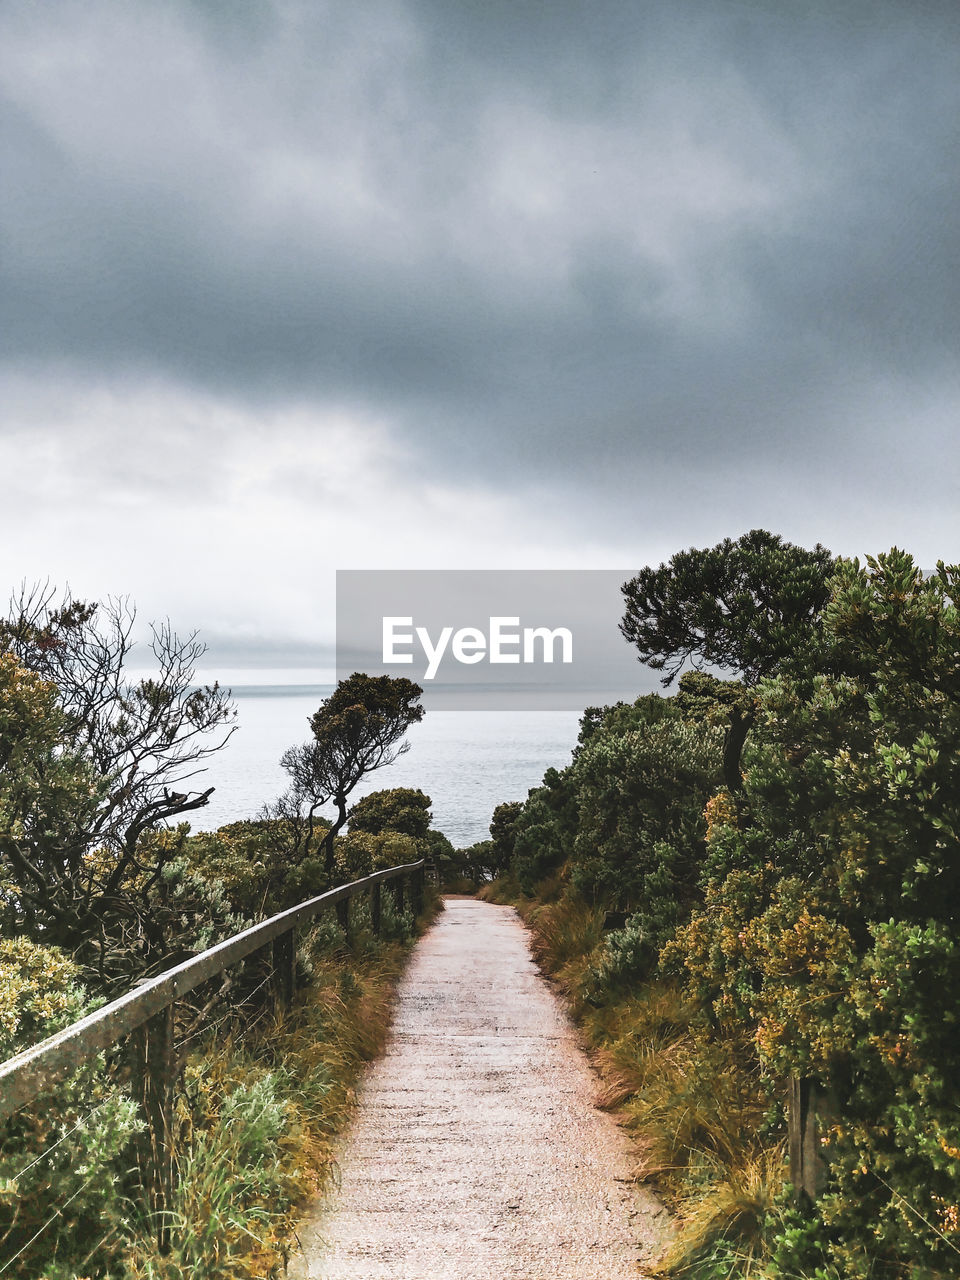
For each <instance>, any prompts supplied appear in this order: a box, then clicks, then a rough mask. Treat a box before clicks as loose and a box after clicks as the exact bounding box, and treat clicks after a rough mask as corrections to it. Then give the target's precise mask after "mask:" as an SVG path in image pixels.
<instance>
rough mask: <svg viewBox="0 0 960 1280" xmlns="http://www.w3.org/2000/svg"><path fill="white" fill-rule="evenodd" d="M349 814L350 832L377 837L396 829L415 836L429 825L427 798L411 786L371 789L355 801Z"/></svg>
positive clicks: (423, 834)
mask: <svg viewBox="0 0 960 1280" xmlns="http://www.w3.org/2000/svg"><path fill="white" fill-rule="evenodd" d="M349 817H350V831H351V832H358V831H365V832H369V834H370V835H374V836H379V835H382V834H383V833H384V832H385V831H398V832H400V833H402V834H403V835H407V836H412V837H413V838H414V839H418V838H419V837H421V836H425V835H426V834H427V831H428V829H429V827H430V818H431V814H430V797H429V796H427V795H424V793H423V792H422V791H416V790H414V789H413V788H412V787H394V788H393V789H392V790H390V791H371V792H370V793H369V795H365V796H362V797H361V799H359V800H358V801H357V803H356V804H355V805H354V806H353V808H352V809H351V810H350V814H349Z"/></svg>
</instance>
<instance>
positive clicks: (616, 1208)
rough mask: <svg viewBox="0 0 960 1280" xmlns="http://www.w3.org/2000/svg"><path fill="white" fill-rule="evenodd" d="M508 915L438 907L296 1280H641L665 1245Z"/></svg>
mask: <svg viewBox="0 0 960 1280" xmlns="http://www.w3.org/2000/svg"><path fill="white" fill-rule="evenodd" d="M595 1090H596V1080H595V1077H594V1076H593V1074H592V1072H591V1070H590V1067H589V1066H588V1064H587V1062H586V1060H585V1058H584V1055H583V1053H582V1051H581V1049H580V1048H579V1046H578V1044H577V1039H576V1034H575V1032H574V1030H573V1028H572V1026H571V1024H570V1022H569V1020H568V1018H567V1016H566V1014H565V1013H564V1011H563V1009H562V1007H561V1005H560V1004H559V1002H558V1000H557V998H556V996H555V995H554V993H553V991H552V990H551V988H550V987H549V985H548V984H547V982H546V981H545V980H544V978H543V977H542V976H541V974H540V973H539V971H538V969H537V967H536V965H535V964H534V962H533V960H532V958H531V955H530V951H529V947H528V942H527V932H526V930H525V929H524V927H523V925H522V923H521V922H520V919H519V917H518V916H517V914H516V912H515V911H514V910H513V908H512V907H498V906H493V905H492V904H490V903H486V902H478V901H475V900H473V899H459V898H448V899H447V900H446V910H445V911H444V912H443V913H442V914H441V915H440V916H439V917H438V919H437V922H436V924H434V925H433V926H432V927H431V928H430V930H429V931H428V932H427V933H426V934H425V935H424V937H423V938H422V939H421V941H420V942H419V944H418V946H417V948H416V951H415V952H414V955H413V958H412V960H411V963H410V966H409V968H408V970H407V973H406V975H405V977H404V979H403V982H402V984H401V987H400V991H399V994H398V1003H397V1008H396V1015H395V1020H394V1025H393V1031H392V1034H391V1037H390V1041H389V1043H388V1045H387V1049H386V1053H385V1055H384V1056H383V1057H382V1058H381V1059H380V1060H379V1061H378V1062H376V1063H375V1064H374V1065H373V1066H372V1067H371V1068H370V1071H369V1073H368V1074H367V1077H366V1079H365V1082H364V1085H363V1090H362V1094H361V1100H360V1107H359V1110H358V1114H357V1116H356V1119H355V1121H354V1124H353V1125H352V1127H351V1129H350V1130H349V1132H348V1133H347V1134H346V1135H345V1139H344V1143H343V1146H342V1148H341V1152H340V1155H339V1164H340V1169H341V1184H340V1190H339V1192H338V1193H337V1194H336V1195H334V1196H332V1197H330V1198H328V1199H327V1200H326V1201H325V1202H324V1203H323V1205H319V1206H318V1207H317V1209H316V1210H315V1211H314V1213H313V1214H311V1216H310V1217H309V1218H308V1219H307V1220H306V1221H305V1222H304V1223H302V1224H301V1227H300V1228H299V1231H298V1235H299V1239H300V1243H301V1249H302V1252H298V1253H297V1255H296V1256H294V1257H293V1258H291V1260H290V1267H289V1272H288V1275H289V1276H290V1277H292V1278H293V1280H628V1278H630V1280H636V1278H637V1277H639V1276H643V1275H644V1274H645V1269H644V1263H646V1262H649V1261H651V1260H652V1259H653V1258H655V1257H656V1256H657V1254H658V1252H659V1251H660V1250H661V1248H662V1247H663V1244H664V1242H665V1240H666V1238H667V1235H668V1232H669V1219H668V1215H667V1213H666V1211H665V1209H664V1208H663V1207H662V1205H661V1204H660V1203H659V1201H658V1200H657V1199H656V1197H655V1196H654V1195H653V1193H652V1192H651V1191H649V1190H648V1189H646V1188H644V1187H643V1186H642V1185H637V1183H636V1182H635V1181H634V1169H635V1165H636V1156H635V1153H634V1151H633V1149H632V1146H631V1143H630V1139H629V1138H628V1136H627V1134H626V1133H625V1132H624V1131H623V1130H622V1129H620V1128H619V1127H618V1126H617V1124H616V1122H615V1121H614V1119H613V1118H612V1117H611V1116H610V1115H607V1114H606V1113H604V1112H601V1111H598V1110H597V1109H596V1107H595V1106H594V1103H593V1098H594V1094H595Z"/></svg>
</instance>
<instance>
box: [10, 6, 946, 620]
mask: <svg viewBox="0 0 960 1280" xmlns="http://www.w3.org/2000/svg"><path fill="white" fill-rule="evenodd" d="M0 50H2V52H0V88H2V95H3V97H2V102H3V161H2V164H3V175H4V176H3V183H2V189H0V236H2V280H0V323H2V328H3V357H2V361H3V362H2V367H0V377H2V378H3V379H4V384H5V387H6V393H7V394H6V403H7V405H8V409H7V412H6V413H5V415H4V417H5V426H4V428H3V431H4V441H5V443H6V446H7V447H8V448H9V447H10V443H11V442H15V443H16V444H17V449H18V453H17V456H18V457H19V458H20V459H21V460H22V459H23V458H27V459H28V463H23V462H22V461H21V462H20V464H19V465H20V468H21V469H20V472H18V476H19V485H20V492H21V494H29V498H28V499H27V498H25V499H24V500H23V502H24V504H25V507H27V508H29V509H30V510H31V511H36V510H37V507H38V504H39V505H40V506H41V507H43V506H44V504H47V503H50V502H52V501H53V497H52V495H54V494H57V495H59V498H58V501H59V503H60V507H58V513H59V514H58V517H57V518H60V515H61V514H62V510H63V504H66V505H67V507H69V506H70V504H71V503H82V502H83V501H84V500H86V501H88V502H89V498H90V494H91V492H92V491H96V492H97V493H98V494H99V495H100V498H101V500H102V501H103V502H104V503H105V504H106V505H107V506H108V507H111V508H112V509H113V510H114V511H115V510H116V508H117V503H120V504H121V505H122V504H123V503H124V502H126V501H128V500H130V498H131V495H133V497H134V498H135V499H136V501H137V502H139V503H141V504H142V503H150V502H163V503H166V504H169V506H168V509H178V508H179V509H181V510H182V511H183V510H186V508H189V511H190V512H192V515H189V516H188V515H184V523H183V527H182V530H181V534H180V535H179V536H182V538H183V552H184V554H186V548H187V546H188V544H192V545H196V543H197V541H198V537H199V534H198V529H199V525H198V521H199V520H200V515H199V511H200V509H201V505H206V507H207V508H208V515H209V514H210V513H211V511H212V512H213V514H214V515H215V514H216V506H217V503H218V502H219V503H221V504H222V507H223V521H224V523H223V524H222V525H221V527H222V528H226V527H228V526H229V525H230V521H231V520H234V521H236V520H238V519H239V518H240V516H239V514H238V513H239V512H240V511H241V508H242V507H243V505H244V503H246V504H247V519H248V522H249V521H250V520H251V519H252V520H254V521H255V522H256V520H258V519H259V520H260V526H261V528H262V529H263V530H265V531H266V530H268V529H270V528H274V527H275V526H274V525H273V524H270V523H268V522H267V520H266V511H267V508H268V507H269V506H270V504H271V503H278V504H280V505H281V506H283V505H284V504H286V503H290V502H292V503H294V504H297V503H301V504H303V503H306V506H307V507H309V505H310V504H309V502H307V499H308V498H309V499H310V500H311V501H312V502H314V503H317V502H320V503H322V502H323V501H324V498H326V501H327V512H328V514H330V516H331V521H330V523H329V525H325V526H324V545H323V549H322V555H323V557H325V559H324V563H325V564H327V563H328V562H336V563H340V564H341V566H342V562H343V560H344V559H348V560H349V559H352V561H353V564H352V565H348V566H346V567H357V561H358V560H359V561H365V562H369V561H371V560H373V559H377V558H378V550H377V549H378V547H379V546H383V545H384V544H385V543H387V542H389V543H390V544H391V546H392V547H396V545H397V543H396V534H395V530H396V528H397V525H398V524H400V525H401V526H402V527H403V528H404V529H405V530H406V533H405V534H404V535H403V536H402V537H401V539H400V544H399V545H400V547H401V550H400V551H399V553H398V554H400V555H401V556H406V557H407V561H408V562H409V558H410V557H411V556H418V555H419V556H420V559H419V561H418V564H419V565H424V564H425V563H429V562H430V560H431V551H430V547H431V538H432V537H435V536H436V531H437V528H438V527H439V526H438V521H441V520H442V519H444V518H445V517H444V513H445V512H449V511H450V510H460V511H461V512H464V513H466V517H467V518H469V519H470V520H471V521H472V522H473V524H474V531H475V525H476V522H484V523H485V525H486V527H487V529H488V530H494V529H495V530H496V533H493V532H490V533H489V535H488V555H489V558H490V559H492V560H494V561H495V560H497V559H498V558H499V559H500V560H501V561H502V560H503V558H504V556H506V555H507V554H508V551H507V549H508V548H510V554H511V555H513V556H516V554H517V552H518V549H519V551H520V552H521V553H522V554H524V555H526V556H527V558H528V562H530V563H533V562H548V561H550V560H551V557H552V562H553V563H556V564H558V565H573V564H575V563H576V564H582V563H583V558H584V557H585V556H589V555H593V556H594V557H595V558H596V559H597V560H598V562H600V561H603V562H606V563H610V564H621V563H640V562H642V561H643V560H644V559H645V558H647V556H653V555H654V554H661V555H662V554H669V552H670V550H671V549H673V548H675V547H676V546H679V545H689V544H690V543H692V542H697V541H700V540H705V539H707V538H709V539H710V540H715V539H716V538H717V537H720V536H723V535H724V534H730V535H736V534H738V533H740V532H742V531H743V530H744V529H746V528H748V527H750V526H751V525H754V524H767V525H768V526H770V527H774V528H777V529H779V530H781V531H783V532H786V533H787V534H788V535H791V536H794V537H797V538H800V537H803V538H806V539H807V540H808V541H813V540H815V539H816V538H817V537H819V538H820V539H821V540H823V541H832V542H833V543H834V545H835V546H836V549H837V550H843V551H860V550H864V549H865V550H879V549H882V547H883V545H889V544H890V542H892V541H894V540H899V541H901V542H904V541H905V542H907V543H908V545H910V547H911V549H915V550H916V551H917V553H918V554H919V555H921V556H925V557H927V558H929V557H931V556H936V555H944V556H946V557H947V558H948V559H949V558H950V557H951V555H953V556H954V557H956V555H957V552H958V548H957V545H956V544H957V536H958V533H960V522H958V520H957V512H956V502H955V497H954V495H955V492H956V482H957V478H958V476H957V471H958V468H957V448H956V444H955V435H956V424H957V409H958V406H960V379H958V376H957V374H958V370H957V352H958V349H960V345H958V339H960V332H958V329H960V315H958V309H960V289H958V286H957V278H956V276H957V269H958V267H957V264H958V263H960V243H958V241H960V222H958V219H957V216H956V210H957V208H958V207H960V191H958V187H960V165H958V164H957V120H958V119H960V101H958V99H960V74H958V72H960V57H958V54H960V11H958V9H957V7H956V5H955V4H946V3H945V4H934V3H923V2H919V3H917V2H913V3H906V2H904V3H890V2H887V3H884V2H883V0H880V2H878V0H870V2H869V3H866V2H861V0H849V2H847V3H844V4H839V5H838V4H818V3H812V4H805V5H802V6H795V5H784V4H781V3H775V2H774V0H768V2H760V0H756V2H747V0H743V2H737V0H731V2H730V3H725V4H716V3H706V2H705V3H696V2H693V3H684V4H682V5H676V4H667V3H653V4H638V3H635V2H634V3H625V2H621V0H593V2H592V3H590V4H589V5H588V4H586V3H562V2H559V0H558V2H552V3H549V4H546V3H534V2H533V0H528V2H527V3H523V2H518V0H512V2H507V0H486V2H484V3H469V2H465V3H458V4H450V3H446V2H441V0H410V2H409V3H406V4H403V3H388V2H387V0H371V2H370V3H365V4H362V5H356V4H348V3H345V2H344V0H340V2H329V3H323V2H314V3H309V2H307V0H274V2H273V3H267V2H264V3H254V2H253V0H244V2H243V3H239V2H237V0H232V2H230V3H227V2H226V0H222V2H220V3H215V2H214V0H203V2H202V3H201V0H195V2H194V3H188V2H187V0H180V2H179V3H173V2H171V3H169V4H164V5H162V6H160V5H153V4H147V3H137V2H135V3H126V4H122V3H119V2H118V0H115V2H113V3H110V2H107V0H86V2H85V3H79V2H68V0H48V2H47V3H44V4H43V5H36V4H30V3H25V2H23V0H21V2H17V0H10V2H8V3H7V4H5V5H4V6H3V8H2V9H0ZM2 447H3V445H0V448H2ZM71 459H72V462H71ZM10 465H13V464H12V463H11V464H10ZM40 467H43V468H45V470H44V472H43V477H42V479H38V476H39V475H40V472H39V471H38V468H40ZM31 477H32V480H31ZM81 477H83V478H84V484H83V485H81V483H80V478H81ZM364 481H366V482H368V483H367V487H366V495H367V501H370V500H371V495H372V498H373V500H376V496H377V494H384V495H385V494H387V493H388V492H389V491H390V490H391V489H397V488H402V489H403V490H404V493H405V495H406V497H405V498H404V499H403V502H404V503H407V502H408V501H409V503H410V506H409V508H408V507H407V506H406V505H401V506H400V507H396V508H390V507H389V503H390V502H395V501H398V499H396V494H395V493H394V496H393V497H392V498H390V499H389V500H387V499H386V498H385V499H384V501H385V502H387V506H386V507H381V508H380V510H381V511H386V510H387V509H389V510H390V512H391V514H390V515H389V517H388V516H386V515H383V516H382V517H381V519H380V521H379V522H378V520H377V519H376V518H374V519H373V520H372V521H370V520H369V519H368V521H367V535H366V541H364V540H363V539H362V538H361V539H360V540H358V539H357V538H348V537H346V536H344V538H343V540H342V541H340V540H338V537H337V535H336V534H335V533H334V529H335V528H340V529H341V530H343V529H344V528H345V526H344V524H343V522H342V521H343V519H344V518H346V516H345V513H346V512H347V508H348V507H349V506H350V488H351V484H355V485H356V489H355V491H354V492H355V494H357V493H359V492H360V490H362V489H363V487H364V484H363V482H364ZM31 484H32V486H33V487H31ZM191 495H192V496H191ZM414 499H416V501H414ZM355 500H356V501H360V500H361V499H360V498H359V497H357V498H356V499H355ZM511 503H513V504H514V505H513V506H511V505H510V504H511ZM14 505H15V504H14ZM418 512H419V513H420V514H419V515H418V514H417V513H418ZM333 515H338V516H339V517H340V518H341V523H340V525H339V526H337V525H336V522H335V521H334V520H333V518H332V517H333ZM778 516H779V517H780V519H779V522H778ZM287 518H288V519H290V518H292V517H289V514H288V517H287ZM81 519H82V518H81ZM884 519H886V520H887V524H888V527H889V529H890V537H889V538H887V539H886V541H885V542H882V541H881V543H880V544H879V545H878V544H877V543H876V542H875V541H874V539H876V538H877V537H882V533H881V530H882V528H883V520H884ZM418 521H420V522H421V524H420V525H419V526H418ZM23 527H24V526H22V525H21V526H19V528H21V529H22V528H23ZM312 527H313V526H311V524H310V516H309V514H308V513H307V511H306V509H305V511H304V514H303V517H302V522H301V523H300V524H298V525H297V526H296V528H294V529H291V528H290V527H289V525H288V524H284V526H283V528H284V533H283V545H284V546H289V545H290V544H291V542H293V543H297V544H301V545H302V544H303V542H304V540H305V539H306V540H308V541H309V538H310V529H311V528H312ZM418 528H419V529H420V532H419V533H418V532H417V530H418ZM911 534H912V535H913V541H911V536H910V535H911ZM934 535H936V537H935V536H934ZM144 536H145V535H144ZM263 536H264V537H266V538H267V539H268V540H269V537H270V536H271V535H270V534H269V533H268V532H265V533H264V535H263ZM936 538H939V539H940V541H939V543H936ZM331 539H332V542H331ZM551 539H552V542H551ZM671 543H672V545H671ZM454 545H455V546H456V554H457V555H461V556H464V555H467V554H468V548H469V547H470V546H471V545H472V544H470V542H469V539H468V538H467V537H466V536H464V537H463V538H462V539H460V540H459V541H456V540H455V544H454ZM279 546H280V543H279V542H278V543H277V545H276V547H275V548H274V550H275V551H276V550H279ZM314 547H316V543H314ZM474 550H476V547H475V546H474ZM247 554H248V555H249V554H252V552H251V551H249V549H248V551H247ZM307 554H308V551H306V550H305V551H304V552H303V555H304V556H306V555H307ZM314 554H317V555H319V554H321V552H320V551H317V550H315V551H314ZM391 554H394V552H393V551H392V550H388V551H386V552H385V553H384V554H383V555H380V556H379V563H381V564H385V563H386V562H387V560H388V559H389V556H390V555H391ZM478 554H479V552H478ZM201 558H202V557H201ZM268 558H269V557H265V561H266V559H268ZM15 559H16V557H15V556H14V554H13V553H12V550H11V548H10V544H9V542H8V550H7V553H6V557H5V559H4V566H5V567H6V568H7V570H8V571H9V572H12V571H13V563H14V561H15ZM302 563H306V561H305V560H304V561H302ZM52 571H53V572H54V573H56V572H57V566H53V570H52ZM264 572H266V569H264ZM128 576H129V577H130V578H131V579H133V578H135V576H136V575H135V573H134V571H133V568H132V567H131V569H130V573H129V575H128ZM173 581H174V579H173V577H172V576H171V577H170V578H169V580H168V583H167V587H168V588H169V587H170V586H171V585H172V584H173ZM195 596H196V599H197V600H199V599H200V593H195ZM288 603H289V602H286V603H284V602H280V603H278V606H277V607H278V608H281V609H283V608H287V606H288ZM227 614H229V610H227V611H226V613H225V614H224V617H226V616H227ZM230 616H232V615H230ZM216 625H219V623H216ZM224 626H228V623H227V622H224Z"/></svg>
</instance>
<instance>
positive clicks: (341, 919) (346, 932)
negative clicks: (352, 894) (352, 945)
mask: <svg viewBox="0 0 960 1280" xmlns="http://www.w3.org/2000/svg"><path fill="white" fill-rule="evenodd" d="M337 923H338V924H339V926H340V928H341V929H342V930H343V936H344V938H345V939H346V940H347V942H348V943H349V941H350V899H349V898H341V899H340V900H339V902H338V903H337Z"/></svg>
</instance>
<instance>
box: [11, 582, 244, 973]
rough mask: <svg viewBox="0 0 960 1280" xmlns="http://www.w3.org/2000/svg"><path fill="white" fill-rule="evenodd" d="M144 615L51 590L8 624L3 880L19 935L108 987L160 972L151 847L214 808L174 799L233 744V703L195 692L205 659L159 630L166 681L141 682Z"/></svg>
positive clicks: (155, 851) (18, 602)
mask: <svg viewBox="0 0 960 1280" xmlns="http://www.w3.org/2000/svg"><path fill="white" fill-rule="evenodd" d="M134 618H135V615H134V612H133V610H132V609H131V608H130V607H129V606H128V605H127V604H126V603H124V602H115V601H108V602H107V603H106V604H90V603H84V602H81V601H77V600H74V599H72V598H71V597H70V596H69V595H65V596H64V597H63V599H62V600H61V601H59V602H58V601H56V600H55V598H54V593H53V592H52V591H51V590H50V589H48V588H41V589H34V590H32V591H26V590H24V591H23V592H21V593H20V595H19V596H18V597H17V598H15V599H14V600H13V601H12V602H11V608H10V613H9V615H8V617H7V618H5V619H2V620H0V874H2V878H3V896H4V911H5V915H6V923H7V926H8V928H9V929H11V930H18V931H20V932H23V933H27V934H28V935H29V936H30V937H32V938H33V939H34V941H36V942H38V943H40V944H42V945H50V944H53V945H56V946H60V947H62V948H64V949H65V950H67V951H69V952H70V953H71V954H73V955H74V956H76V957H77V958H78V959H80V960H81V962H82V963H84V964H87V965H93V966H95V967H96V969H97V970H98V973H99V978H100V983H101V986H102V987H108V986H109V985H110V984H111V982H112V981H115V980H116V979H117V978H118V976H119V975H121V974H126V975H127V976H129V975H130V973H132V972H135V971H137V970H139V971H141V972H142V971H143V969H144V968H145V967H148V966H149V965H150V964H153V965H156V964H157V963H159V962H162V959H163V957H164V955H166V954H167V952H168V950H169V947H170V939H169V937H168V936H167V932H168V926H169V921H164V920H162V919H161V918H159V917H158V916H157V914H156V912H155V911H154V910H153V908H152V905H151V896H152V894H153V892H154V890H155V889H156V887H157V886H158V885H159V883H160V880H161V878H162V876H163V874H164V870H165V868H166V866H167V864H168V862H169V861H170V858H171V856H172V855H171V854H170V852H169V846H167V845H165V844H164V843H163V842H154V843H150V842H146V843H145V842H144V840H143V837H144V836H145V835H146V834H147V833H149V832H151V831H153V830H155V829H157V828H160V827H163V826H165V825H166V824H167V823H168V822H169V820H170V819H171V818H174V817H177V816H180V815H182V814H184V813H187V812H191V811H192V810H194V809H198V808H201V807H202V806H203V805H205V804H206V803H207V801H208V799H209V797H210V795H211V793H212V791H213V788H212V787H210V788H207V789H206V790H204V791H200V792H197V791H189V790H183V791H181V790H179V788H180V787H182V786H183V784H184V783H185V782H187V781H188V780H189V779H191V778H192V777H194V776H195V775H196V773H197V766H198V764H199V763H200V762H201V761H202V760H204V759H205V758H207V757H208V756H210V755H211V754H213V753H214V752H216V751H218V750H219V749H220V748H221V747H222V746H223V745H224V743H225V742H226V740H227V738H228V737H229V735H230V732H232V730H231V729H226V730H225V732H224V733H223V734H221V735H217V736H215V738H214V740H213V741H210V740H209V738H208V736H207V735H209V734H211V732H215V731H216V730H217V729H218V728H223V727H225V726H226V725H227V723H228V721H229V720H230V719H231V718H232V717H233V715H234V711H233V708H232V706H231V704H230V701H229V698H228V695H227V693H226V691H224V690H222V689H220V688H219V686H217V685H214V686H212V687H209V688H202V689H197V688H194V687H193V668H194V664H195V662H196V661H197V659H198V658H199V657H200V656H201V655H202V653H203V652H204V649H203V646H202V645H201V644H200V643H199V642H198V641H197V640H196V638H195V636H190V637H188V638H187V639H186V640H181V639H180V638H178V637H177V636H176V635H175V633H174V632H173V631H172V630H171V629H170V626H169V624H164V625H163V626H160V627H154V628H153V629H152V632H153V634H152V643H151V651H152V654H153V658H154V661H155V663H156V666H157V674H156V675H155V676H153V677H151V678H148V679H142V680H139V681H136V682H131V681H130V679H129V677H128V675H127V673H126V666H127V660H128V657H129V654H130V650H131V647H132V644H133V642H132V640H131V633H132V629H133V624H134Z"/></svg>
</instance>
